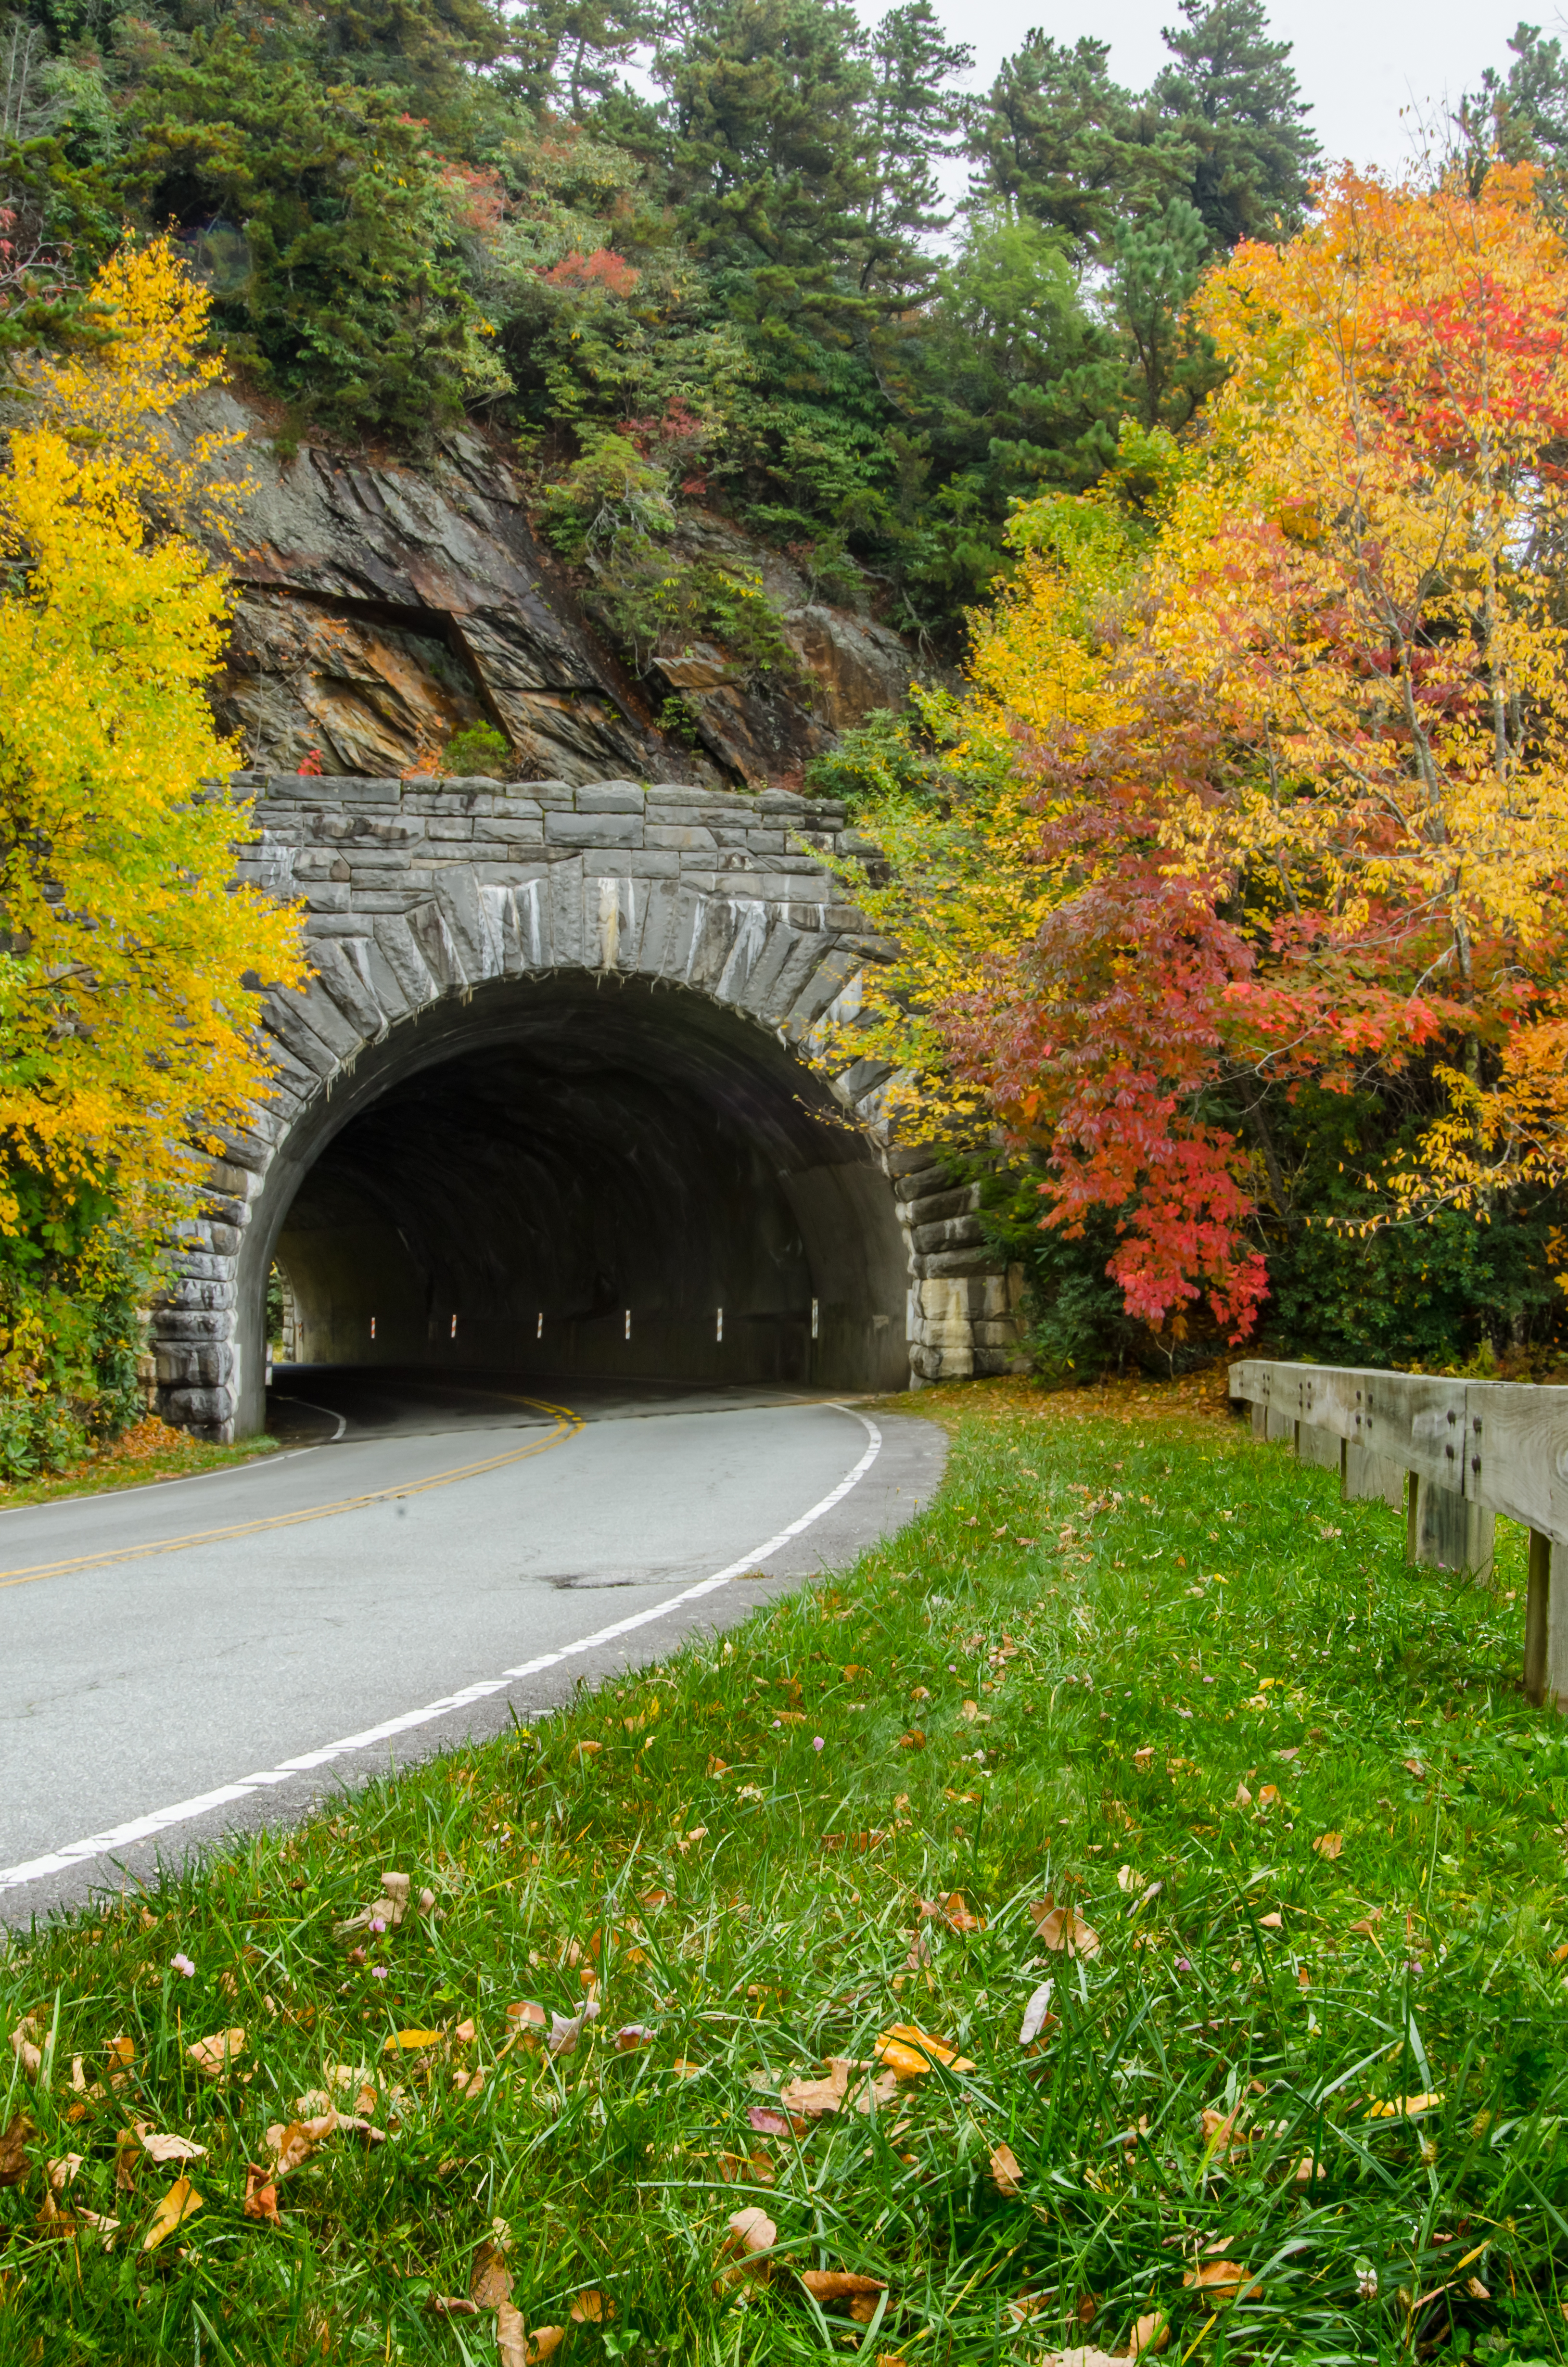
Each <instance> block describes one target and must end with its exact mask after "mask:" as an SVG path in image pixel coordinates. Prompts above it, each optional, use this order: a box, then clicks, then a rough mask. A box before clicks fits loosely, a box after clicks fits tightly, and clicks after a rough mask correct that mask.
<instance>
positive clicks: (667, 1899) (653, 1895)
mask: <svg viewBox="0 0 1568 2367" xmlns="http://www.w3.org/2000/svg"><path fill="white" fill-rule="evenodd" d="M642 1904H643V1906H644V1907H645V1908H647V1909H648V1911H649V1913H650V1914H654V1913H656V1912H657V1910H658V1909H659V1908H661V1907H673V1906H674V1904H675V1892H674V1891H673V1890H645V1891H643V1893H642Z"/></svg>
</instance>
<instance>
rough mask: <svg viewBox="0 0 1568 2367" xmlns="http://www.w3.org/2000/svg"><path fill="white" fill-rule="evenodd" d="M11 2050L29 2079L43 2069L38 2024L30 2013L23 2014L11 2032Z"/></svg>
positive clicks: (35, 2076)
mask: <svg viewBox="0 0 1568 2367" xmlns="http://www.w3.org/2000/svg"><path fill="white" fill-rule="evenodd" d="M11 2052H12V2054H13V2055H14V2056H16V2058H17V2062H18V2063H19V2064H20V2065H21V2067H22V2069H23V2072H24V2073H25V2074H26V2076H27V2078H29V2079H36V2078H38V2075H39V2073H40V2071H41V2070H42V2069H43V2050H42V2048H41V2047H40V2045H39V2044H38V2024H37V2022H34V2020H33V2018H32V2016H31V2014H30V2013H29V2014H24V2015H23V2017H22V2019H21V2021H20V2022H17V2026H16V2028H15V2029H14V2030H13V2031H12V2033H11Z"/></svg>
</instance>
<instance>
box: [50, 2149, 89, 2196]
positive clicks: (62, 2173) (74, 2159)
mask: <svg viewBox="0 0 1568 2367" xmlns="http://www.w3.org/2000/svg"><path fill="white" fill-rule="evenodd" d="M85 2159H86V2156H85V2154H80V2153H62V2155H61V2156H60V2157H59V2158H58V2159H57V2160H55V2161H51V2162H46V2163H45V2164H44V2168H45V2170H46V2172H47V2174H48V2178H49V2185H50V2191H51V2193H53V2194H63V2193H64V2191H65V2190H66V2188H67V2187H68V2186H69V2185H70V2184H71V2181H72V2180H73V2179H74V2177H75V2175H76V2172H77V2171H78V2170H79V2169H81V2167H82V2164H83V2162H84V2161H85Z"/></svg>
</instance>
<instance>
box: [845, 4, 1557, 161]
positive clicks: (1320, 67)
mask: <svg viewBox="0 0 1568 2367" xmlns="http://www.w3.org/2000/svg"><path fill="white" fill-rule="evenodd" d="M856 5H857V6H858V9H859V13H860V15H861V16H862V17H864V18H865V20H866V22H867V23H868V24H874V23H875V21H876V19H877V18H878V17H880V16H881V14H882V13H883V5H885V0H883V5H879V0H856ZM936 5H937V14H938V16H939V17H941V18H942V20H943V22H944V23H945V24H946V26H947V28H948V30H949V34H950V35H951V37H952V39H953V40H960V41H967V42H969V44H970V46H971V48H972V49H973V51H975V74H974V78H973V87H975V88H977V89H983V88H984V86H985V84H986V83H987V82H988V81H989V79H990V77H991V75H992V74H993V73H994V71H995V68H996V66H997V63H998V62H999V61H1000V60H1001V59H1003V58H1004V57H1006V55H1007V53H1008V51H1011V50H1015V49H1017V46H1018V44H1019V43H1020V42H1021V41H1022V40H1023V38H1024V36H1025V34H1026V33H1027V32H1028V29H1029V28H1030V26H1031V25H1040V26H1042V27H1043V28H1044V30H1045V31H1046V32H1048V33H1051V34H1053V35H1054V36H1055V37H1056V39H1057V40H1068V41H1071V40H1077V38H1078V37H1079V35H1080V34H1083V33H1093V34H1096V35H1097V36H1098V38H1099V39H1100V40H1105V41H1108V42H1109V43H1110V65H1111V72H1112V73H1113V74H1115V76H1116V78H1117V80H1118V81H1119V82H1121V83H1124V84H1127V85H1131V87H1132V88H1133V89H1141V88H1142V86H1143V85H1145V84H1146V83H1147V82H1148V81H1149V80H1150V79H1151V77H1152V76H1153V74H1155V73H1156V72H1157V71H1158V69H1159V67H1160V66H1161V65H1162V64H1163V63H1164V62H1165V56H1166V51H1165V46H1164V44H1163V43H1162V41H1161V40H1160V28H1161V26H1162V25H1166V24H1169V23H1171V22H1172V20H1173V19H1174V18H1175V17H1176V15H1177V9H1176V0H936ZM1268 14H1269V19H1270V22H1271V23H1272V25H1273V27H1274V29H1275V31H1276V33H1277V34H1278V36H1279V38H1280V39H1281V40H1288V41H1291V42H1293V43H1294V44H1295V52H1294V64H1295V68H1296V74H1297V76H1298V79H1299V80H1300V83H1301V94H1302V96H1303V97H1304V98H1306V99H1307V100H1308V101H1309V102H1310V103H1311V106H1312V122H1313V125H1314V127H1315V129H1316V131H1317V136H1318V138H1319V140H1320V141H1321V142H1322V143H1323V147H1324V153H1325V154H1326V155H1328V156H1330V157H1340V156H1347V157H1349V158H1350V159H1351V160H1352V161H1353V162H1354V163H1356V164H1381V165H1382V166H1383V167H1384V168H1385V169H1387V170H1391V171H1396V170H1397V169H1398V168H1399V167H1400V166H1401V165H1402V164H1405V163H1406V162H1407V161H1408V160H1409V157H1410V153H1411V146H1412V142H1413V140H1414V139H1415V138H1416V137H1417V136H1418V126H1419V123H1420V122H1421V121H1422V120H1426V121H1428V122H1440V119H1441V118H1442V117H1443V115H1444V114H1445V113H1446V112H1447V110H1448V108H1449V107H1451V106H1457V104H1458V102H1459V99H1460V94H1461V93H1462V92H1463V91H1465V90H1467V89H1472V88H1473V87H1474V85H1475V84H1476V82H1477V80H1478V79H1479V77H1480V74H1481V70H1482V68H1483V66H1487V65H1495V66H1500V67H1501V66H1506V64H1507V62H1508V50H1507V40H1508V36H1509V34H1510V33H1511V32H1512V31H1513V29H1514V28H1515V26H1516V24H1517V22H1518V15H1517V12H1516V11H1514V10H1510V9H1503V10H1496V9H1490V8H1487V7H1484V6H1482V7H1477V6H1474V5H1473V0H1471V5H1466V0H1274V5H1273V6H1271V7H1270V9H1269V12H1268ZM1528 21H1529V22H1531V23H1536V22H1539V23H1540V24H1541V25H1542V26H1543V27H1544V28H1545V29H1546V30H1547V31H1548V32H1551V33H1562V31H1563V30H1564V29H1568V28H1564V25H1563V21H1562V16H1561V15H1560V13H1559V11H1558V8H1557V7H1556V6H1545V7H1541V8H1539V9H1537V10H1536V11H1534V12H1533V13H1532V14H1530V15H1529V16H1528Z"/></svg>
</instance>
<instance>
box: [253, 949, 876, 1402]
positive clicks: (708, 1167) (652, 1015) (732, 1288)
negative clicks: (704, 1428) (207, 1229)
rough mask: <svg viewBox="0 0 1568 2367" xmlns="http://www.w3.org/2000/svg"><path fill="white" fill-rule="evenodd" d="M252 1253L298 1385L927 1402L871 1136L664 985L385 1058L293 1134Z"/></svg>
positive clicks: (698, 1004)
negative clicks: (811, 1395) (465, 1385)
mask: <svg viewBox="0 0 1568 2367" xmlns="http://www.w3.org/2000/svg"><path fill="white" fill-rule="evenodd" d="M250 1234H251V1238H250V1240H249V1241H248V1242H247V1244H246V1248H247V1252H248V1253H249V1257H250V1273H249V1276H248V1279H247V1283H246V1288H247V1292H248V1295H249V1297H250V1299H251V1301H252V1303H254V1304H256V1306H257V1307H258V1308H259V1305H260V1303H261V1298H262V1294H263V1292H264V1290H265V1287H266V1283H267V1276H268V1274H269V1273H270V1274H274V1275H275V1277H276V1286H275V1289H274V1295H273V1309H274V1315H273V1321H272V1324H271V1326H270V1329H271V1331H272V1341H271V1343H270V1344H272V1345H273V1347H274V1349H275V1352H276V1353H278V1355H279V1356H280V1357H282V1356H286V1357H287V1359H288V1361H289V1362H290V1363H291V1364H294V1365H329V1366H345V1365H352V1366H356V1367H362V1366H366V1365H371V1366H373V1365H383V1364H384V1365H390V1366H395V1367H398V1368H400V1369H401V1370H402V1371H403V1372H404V1373H405V1374H406V1373H407V1372H408V1371H409V1370H410V1369H411V1368H417V1367H422V1368H425V1369H427V1370H432V1371H440V1370H448V1371H460V1370H472V1369H475V1368H480V1369H483V1368H490V1369H497V1370H505V1371H507V1372H511V1373H520V1374H523V1375H525V1376H527V1375H529V1374H532V1375H536V1376H546V1375H548V1376H566V1377H568V1378H572V1377H582V1378H593V1379H597V1380H602V1381H608V1382H612V1383H613V1382H619V1381H627V1382H631V1381H641V1382H645V1381H651V1380H684V1381H689V1382H694V1383H708V1384H732V1385H733V1384H756V1383H767V1384H770V1385H773V1386H776V1387H777V1386H781V1387H882V1388H885V1387H900V1386H904V1385H906V1381H907V1371H908V1366H907V1349H906V1346H905V1341H904V1330H905V1325H904V1314H905V1294H906V1289H907V1254H906V1249H905V1243H904V1240H903V1233H902V1231H901V1229H900V1228H899V1225H898V1223H897V1220H896V1216H895V1210H894V1202H893V1194H892V1185H891V1183H889V1181H888V1179H887V1177H886V1176H885V1175H884V1174H883V1173H882V1172H881V1170H880V1168H879V1167H878V1166H877V1164H876V1162H875V1161H874V1159H873V1157H872V1155H871V1153H870V1151H869V1146H868V1145H867V1143H866V1140H865V1138H864V1136H863V1135H861V1134H860V1133H859V1132H858V1129H856V1128H854V1127H851V1126H849V1125H848V1124H846V1122H844V1120H843V1119H842V1117H841V1116H840V1114H839V1113H838V1112H837V1110H836V1108H835V1104H833V1103H832V1100H831V1097H830V1096H829V1095H828V1093H827V1092H826V1089H825V1087H824V1085H823V1084H822V1083H821V1082H820V1081H819V1080H818V1079H817V1078H816V1077H815V1076H814V1075H813V1073H812V1070H809V1069H808V1068H807V1067H806V1066H805V1065H804V1064H803V1063H802V1062H801V1061H800V1060H799V1059H796V1058H795V1056H794V1055H793V1054H792V1052H790V1050H789V1048H787V1047H786V1046H785V1045H783V1044H782V1043H780V1042H779V1041H778V1037H777V1036H774V1035H772V1034H770V1033H769V1032H768V1031H767V1030H765V1029H763V1028H761V1027H759V1026H757V1025H755V1024H753V1023H751V1022H749V1021H747V1020H745V1019H744V1018H742V1017H740V1016H739V1015H737V1014H734V1013H733V1012H732V1011H729V1010H727V1009H724V1008H723V1007H722V1006H719V1005H716V1004H715V1003H714V1002H712V1001H711V1000H710V999H709V998H707V997H704V996H700V995H698V994H695V993H690V992H684V991H680V990H678V989H672V988H670V987H668V986H662V987H659V988H652V987H650V986H648V985H645V984H644V983H642V981H638V980H628V981H608V982H607V981H603V980H596V979H594V978H592V977H585V976H582V975H577V976H565V977H555V978H551V979H546V980H534V981H528V982H524V983H518V982H517V981H506V982H505V983H504V984H502V985H501V986H500V987H499V988H497V989H492V990H488V991H483V992H481V993H478V994H476V995H475V996H473V997H472V999H471V1000H470V1002H467V1003H463V1004H458V1005H454V1006H444V1007H443V1008H442V1010H441V1012H440V1013H439V1014H430V1015H427V1016H426V1017H424V1018H423V1019H421V1020H420V1021H417V1022H414V1023H408V1024H405V1025H403V1026H401V1027H399V1028H396V1029H393V1030H392V1031H390V1033H389V1036H388V1037H387V1039H386V1041H385V1043H384V1044H382V1045H381V1046H378V1047H375V1048H372V1049H371V1050H370V1051H369V1052H368V1053H367V1054H366V1055H365V1056H364V1058H363V1059H361V1060H360V1061H359V1062H358V1064H357V1066H356V1069H355V1070H354V1073H353V1075H352V1076H351V1077H350V1078H349V1080H348V1081H347V1085H346V1086H345V1087H344V1088H343V1089H342V1090H341V1091H339V1092H336V1093H335V1094H334V1096H333V1099H332V1100H331V1102H330V1103H327V1104H325V1105H324V1107H323V1108H322V1109H321V1110H320V1111H318V1112H317V1113H316V1114H314V1116H313V1117H312V1120H310V1121H307V1122H302V1123H301V1126H300V1127H297V1128H296V1129H295V1133H294V1135H293V1136H291V1137H290V1139H289V1141H288V1143H287V1144H286V1146H285V1155H284V1156H283V1157H282V1158H280V1160H279V1161H278V1172H276V1173H275V1175H274V1176H273V1177H272V1178H270V1179H269V1189H268V1194H267V1206H266V1207H265V1208H258V1209H257V1210H256V1212H255V1213H254V1215H253V1221H252V1226H251V1229H250ZM264 1261H265V1262H264ZM279 1309H280V1310H281V1320H279ZM260 1344H261V1343H260V1342H257V1343H256V1346H257V1347H258V1348H259V1346H260ZM246 1361H247V1362H248V1364H249V1365H250V1369H251V1373H252V1375H253V1376H255V1377H256V1378H259V1374H260V1366H261V1363H262V1359H261V1357H260V1356H259V1355H257V1354H256V1353H253V1354H252V1355H251V1357H250V1358H248V1359H247V1360H246ZM260 1412H261V1409H260V1404H259V1399H258V1394H257V1393H256V1392H255V1391H254V1389H253V1394H252V1399H251V1404H250V1409H249V1420H248V1421H246V1422H245V1423H244V1427H247V1428H255V1427H257V1426H258V1424H259V1420H260Z"/></svg>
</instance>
